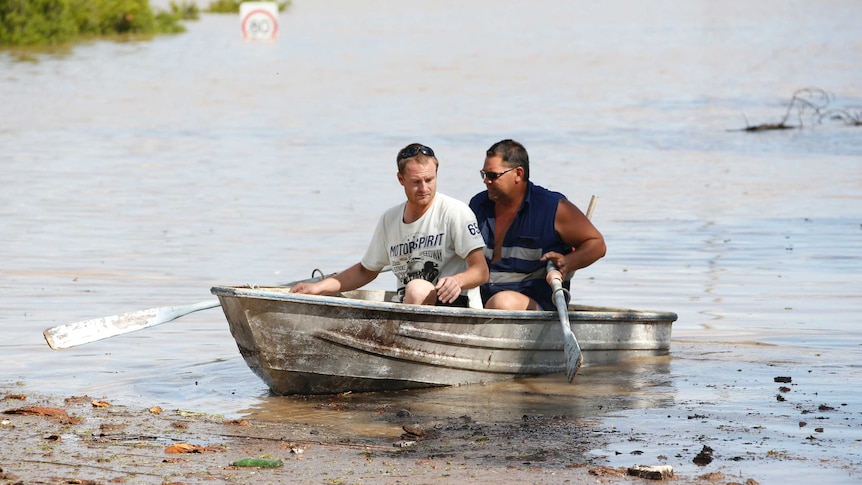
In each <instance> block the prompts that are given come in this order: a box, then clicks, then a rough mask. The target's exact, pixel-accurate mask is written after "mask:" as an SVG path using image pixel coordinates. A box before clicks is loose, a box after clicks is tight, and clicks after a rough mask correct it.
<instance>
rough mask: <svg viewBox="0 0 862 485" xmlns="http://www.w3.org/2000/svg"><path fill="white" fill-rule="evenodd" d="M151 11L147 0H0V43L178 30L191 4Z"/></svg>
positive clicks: (192, 15) (194, 13)
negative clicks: (167, 9) (168, 9)
mask: <svg viewBox="0 0 862 485" xmlns="http://www.w3.org/2000/svg"><path fill="white" fill-rule="evenodd" d="M170 5H171V9H170V11H161V10H160V11H157V12H154V11H153V9H152V8H150V2H149V0H0V47H2V46H32V45H57V44H65V43H68V42H71V41H73V40H76V39H79V38H88V37H104V36H113V35H152V34H169V33H178V32H184V31H185V27H184V26H183V25H182V24H181V23H180V21H182V20H194V19H196V18H198V16H199V11H198V7H197V6H196V5H195V4H194V3H192V2H186V1H183V3H182V4H177V3H174V2H171V4H170Z"/></svg>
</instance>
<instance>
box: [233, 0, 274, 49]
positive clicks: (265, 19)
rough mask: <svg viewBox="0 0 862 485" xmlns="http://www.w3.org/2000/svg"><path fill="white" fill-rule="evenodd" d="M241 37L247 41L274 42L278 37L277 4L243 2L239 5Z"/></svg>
mask: <svg viewBox="0 0 862 485" xmlns="http://www.w3.org/2000/svg"><path fill="white" fill-rule="evenodd" d="M239 18H240V23H241V26H242V37H243V38H244V39H247V40H274V39H275V38H276V37H277V36H278V4H277V3H275V2H243V3H241V4H240V5H239Z"/></svg>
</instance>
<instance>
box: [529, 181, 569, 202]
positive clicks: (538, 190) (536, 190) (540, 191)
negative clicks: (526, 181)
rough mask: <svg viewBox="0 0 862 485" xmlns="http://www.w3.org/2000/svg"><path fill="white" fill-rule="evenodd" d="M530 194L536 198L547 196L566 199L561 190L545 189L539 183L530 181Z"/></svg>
mask: <svg viewBox="0 0 862 485" xmlns="http://www.w3.org/2000/svg"><path fill="white" fill-rule="evenodd" d="M530 196H531V197H536V198H549V199H554V200H560V199H566V198H567V197H566V196H565V195H564V194H562V193H561V192H557V191H554V190H550V189H546V188H545V187H542V186H541V185H538V184H535V183H533V182H530Z"/></svg>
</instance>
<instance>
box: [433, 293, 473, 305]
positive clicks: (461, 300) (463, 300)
mask: <svg viewBox="0 0 862 485" xmlns="http://www.w3.org/2000/svg"><path fill="white" fill-rule="evenodd" d="M434 305H435V306H451V307H457V308H470V299H469V298H467V295H460V296H458V298H455V301H453V302H452V303H443V302H442V301H440V300H437V303H435V304H434Z"/></svg>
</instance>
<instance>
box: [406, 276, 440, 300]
mask: <svg viewBox="0 0 862 485" xmlns="http://www.w3.org/2000/svg"><path fill="white" fill-rule="evenodd" d="M436 301H437V290H436V289H434V284H433V283H431V282H430V281H425V280H419V279H416V280H413V281H410V282H408V283H407V286H405V287H404V303H408V304H411V305H433V304H434V303H435V302H436Z"/></svg>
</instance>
